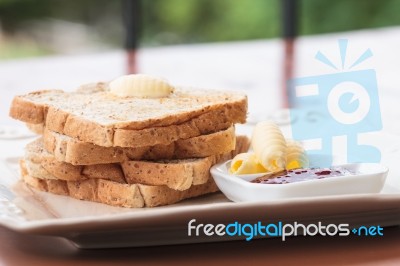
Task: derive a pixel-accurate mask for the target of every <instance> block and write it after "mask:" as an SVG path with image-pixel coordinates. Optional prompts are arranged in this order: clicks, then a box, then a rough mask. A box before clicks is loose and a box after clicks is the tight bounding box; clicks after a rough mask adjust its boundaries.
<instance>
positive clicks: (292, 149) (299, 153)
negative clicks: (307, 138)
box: [286, 140, 309, 170]
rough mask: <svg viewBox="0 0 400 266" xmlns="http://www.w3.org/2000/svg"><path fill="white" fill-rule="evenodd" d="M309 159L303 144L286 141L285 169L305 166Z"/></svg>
mask: <svg viewBox="0 0 400 266" xmlns="http://www.w3.org/2000/svg"><path fill="white" fill-rule="evenodd" d="M307 167H309V161H308V157H307V154H306V151H305V150H304V148H303V146H301V144H300V143H299V142H297V141H294V140H287V141H286V169H287V170H290V169H296V168H307Z"/></svg>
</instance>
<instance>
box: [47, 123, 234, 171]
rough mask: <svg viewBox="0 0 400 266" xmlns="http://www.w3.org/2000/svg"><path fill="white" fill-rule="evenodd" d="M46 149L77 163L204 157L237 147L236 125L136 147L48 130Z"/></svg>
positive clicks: (62, 159)
mask: <svg viewBox="0 0 400 266" xmlns="http://www.w3.org/2000/svg"><path fill="white" fill-rule="evenodd" d="M43 143H44V148H45V149H46V150H47V151H48V152H50V153H52V154H53V155H54V157H55V158H56V159H57V160H58V161H63V162H67V163H71V164H73V165H92V164H108V163H119V162H125V161H128V160H160V159H186V158H203V157H208V156H211V155H215V154H223V153H225V152H229V151H231V150H234V149H235V143H236V140H235V128H234V127H233V126H232V127H229V128H228V129H226V130H221V131H218V132H215V133H210V134H207V135H201V136H198V137H193V138H189V139H180V140H177V141H175V142H172V143H171V144H168V145H162V144H159V145H155V146H143V147H136V148H122V147H102V146H98V145H94V144H91V143H87V142H83V141H80V140H77V139H76V138H71V137H68V136H65V135H62V134H60V133H56V132H54V131H51V130H48V129H45V130H44V134H43Z"/></svg>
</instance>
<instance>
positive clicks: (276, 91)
mask: <svg viewBox="0 0 400 266" xmlns="http://www.w3.org/2000/svg"><path fill="white" fill-rule="evenodd" d="M339 38H348V39H349V49H348V57H347V58H348V61H349V62H351V61H354V60H355V59H356V58H357V57H358V56H359V55H360V54H361V53H362V52H363V51H364V50H366V49H368V48H370V49H371V50H372V52H373V54H374V57H373V58H371V59H369V60H367V61H366V62H364V63H363V64H361V65H360V66H359V67H358V68H355V70H360V69H374V70H375V71H376V73H377V79H378V86H379V91H380V101H381V111H382V119H383V125H384V131H385V132H386V133H388V134H392V135H394V136H397V135H398V134H399V133H400V123H397V117H398V115H400V109H399V108H397V105H398V102H399V100H400V90H398V87H399V86H400V79H398V78H397V76H398V73H399V71H398V70H399V69H398V65H399V64H398V62H399V61H400V53H399V52H398V47H400V28H396V27H395V28H384V29H376V30H365V31H356V32H347V33H337V34H328V35H318V36H308V37H302V38H300V39H299V40H298V41H297V44H296V50H297V53H296V70H295V73H296V76H298V77H300V76H311V75H312V76H314V75H320V74H326V73H332V70H331V69H330V68H329V67H326V66H323V65H321V64H320V63H319V62H318V61H316V60H313V58H314V55H315V53H316V52H317V51H322V52H324V54H326V55H327V56H328V57H329V58H330V59H332V61H333V62H334V63H335V64H339V62H340V57H339V52H338V47H337V39H339ZM282 51H283V46H282V43H281V41H280V40H259V41H248V42H237V43H218V44H201V45H181V46H171V47H159V48H145V49H142V50H141V51H140V53H139V69H140V71H141V72H143V73H151V74H155V75H159V76H163V77H168V79H169V80H170V81H171V82H173V83H174V84H183V85H193V84H195V85H196V86H199V87H206V88H215V87H217V88H230V89H244V90H245V91H246V92H247V93H248V95H249V106H250V118H252V117H265V118H267V117H268V116H269V115H271V114H273V113H274V111H275V110H277V109H278V108H280V106H281V104H280V102H281V98H280V97H281V93H280V87H281V84H282V77H281V72H282V71H281V70H282ZM124 66H125V57H124V53H123V52H122V51H115V52H113V51H112V52H106V53H102V54H91V55H76V56H57V57H46V58H38V59H24V60H14V61H3V62H0V73H1V74H0V93H1V97H0V125H10V126H21V125H20V123H18V122H16V121H13V120H11V119H9V118H8V116H7V113H8V108H9V104H10V102H11V99H12V97H13V96H14V95H15V94H19V93H24V92H27V91H32V90H37V89H43V88H58V89H65V90H71V89H74V88H75V87H77V86H79V85H80V84H82V83H87V82H92V81H98V80H110V79H112V78H114V77H117V76H119V75H121V74H123V73H124ZM333 72H334V71H333ZM399 140H400V139H399ZM3 152H4V151H3ZM11 153H15V154H20V153H22V151H15V150H14V151H11V150H10V151H7V154H11ZM0 239H1V241H0V265H25V264H27V263H28V262H29V265H110V263H111V262H113V263H114V262H115V263H119V264H120V265H128V264H129V265H132V264H133V262H137V263H140V264H144V265H145V264H157V263H158V264H161V263H163V264H166V263H167V262H168V263H171V264H174V265H183V264H184V265H186V264H187V260H189V259H190V260H191V263H194V264H196V263H197V264H200V263H201V264H203V263H211V262H214V263H216V264H217V263H218V264H220V265H224V264H228V263H229V264H230V265H236V264H244V263H246V264H256V262H257V263H263V264H267V263H270V264H273V265H276V264H278V263H279V264H280V265H285V264H296V265H302V264H306V263H307V264H309V265H312V264H315V265H321V264H324V265H338V264H350V265H357V264H362V265H400V227H391V228H385V235H384V236H383V237H376V238H373V237H368V238H367V237H357V236H354V235H352V236H349V237H346V238H345V239H344V238H340V237H329V238H324V237H322V236H319V237H293V238H290V239H289V240H288V241H286V242H282V241H281V240H280V239H264V240H256V241H252V242H250V243H249V242H245V241H235V242H227V243H210V244H193V245H185V246H167V247H149V248H131V249H129V248H127V249H114V250H79V249H76V248H75V247H74V246H73V245H72V244H71V243H69V242H68V241H66V240H64V239H59V238H52V237H44V236H32V235H24V234H20V233H16V232H13V231H10V230H8V229H6V228H3V227H0Z"/></svg>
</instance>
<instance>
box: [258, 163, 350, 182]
mask: <svg viewBox="0 0 400 266" xmlns="http://www.w3.org/2000/svg"><path fill="white" fill-rule="evenodd" d="M354 174H355V173H354V172H351V171H349V170H348V169H346V168H343V167H332V168H304V169H293V170H284V171H281V172H277V173H272V174H267V175H264V176H261V177H258V178H256V179H254V180H252V181H251V182H252V183H260V184H288V183H296V182H300V181H307V180H315V179H324V178H328V177H333V176H346V175H354Z"/></svg>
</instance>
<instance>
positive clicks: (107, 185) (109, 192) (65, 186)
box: [20, 160, 218, 208]
mask: <svg viewBox="0 0 400 266" xmlns="http://www.w3.org/2000/svg"><path fill="white" fill-rule="evenodd" d="M20 168H21V173H22V180H23V181H24V182H25V183H26V184H27V185H29V186H30V187H33V188H35V189H38V190H41V191H45V192H51V193H53V194H58V195H64V196H70V197H72V198H75V199H79V200H87V201H94V202H99V203H104V204H108V205H112V206H117V207H126V208H142V207H156V206H162V205H169V204H174V203H176V202H179V201H181V200H184V199H187V198H193V197H197V196H201V195H205V194H209V193H213V192H217V191H218V187H217V185H216V184H215V182H214V180H213V179H212V178H210V179H209V180H208V181H207V182H206V183H204V184H202V185H196V186H191V187H190V188H189V189H187V190H183V191H179V190H174V189H170V188H168V187H167V186H149V185H143V184H131V185H129V184H121V183H117V182H114V181H110V180H104V179H86V180H81V181H64V180H57V179H40V178H37V177H35V176H31V175H30V174H28V171H27V169H26V165H25V162H24V161H23V160H22V161H21V163H20Z"/></svg>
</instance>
